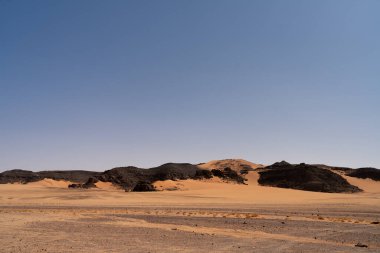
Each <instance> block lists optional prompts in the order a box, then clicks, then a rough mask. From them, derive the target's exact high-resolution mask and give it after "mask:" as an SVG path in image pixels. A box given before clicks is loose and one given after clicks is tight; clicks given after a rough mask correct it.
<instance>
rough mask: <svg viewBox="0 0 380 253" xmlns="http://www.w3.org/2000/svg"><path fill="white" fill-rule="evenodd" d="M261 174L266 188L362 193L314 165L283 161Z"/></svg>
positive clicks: (343, 180) (261, 182) (260, 181)
mask: <svg viewBox="0 0 380 253" xmlns="http://www.w3.org/2000/svg"><path fill="white" fill-rule="evenodd" d="M259 174H260V178H259V181H258V182H259V184H261V185H266V186H275V187H280V188H291V189H297V190H305V191H315V192H331V193H333V192H335V193H340V192H350V193H353V192H359V191H361V190H360V189H359V188H358V187H356V186H353V185H351V184H349V183H348V182H347V180H345V179H344V178H343V177H341V176H340V175H338V174H336V173H334V172H332V171H330V170H328V169H323V168H320V167H317V166H314V165H308V164H299V165H292V164H289V163H287V162H285V161H282V162H280V163H275V164H273V165H270V166H267V167H265V169H263V170H262V171H260V172H259Z"/></svg>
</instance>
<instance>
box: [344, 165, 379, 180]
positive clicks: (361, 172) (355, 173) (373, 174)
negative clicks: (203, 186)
mask: <svg viewBox="0 0 380 253" xmlns="http://www.w3.org/2000/svg"><path fill="white" fill-rule="evenodd" d="M346 175H347V176H350V177H357V178H370V179H372V180H375V181H380V170H379V169H375V168H359V169H354V170H351V171H350V172H348V173H347V174H346Z"/></svg>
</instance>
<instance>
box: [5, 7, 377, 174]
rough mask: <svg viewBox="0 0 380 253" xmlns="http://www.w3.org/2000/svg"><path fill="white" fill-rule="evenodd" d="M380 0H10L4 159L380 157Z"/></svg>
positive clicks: (54, 165)
mask: <svg viewBox="0 0 380 253" xmlns="http://www.w3.org/2000/svg"><path fill="white" fill-rule="evenodd" d="M379 13H380V1H377V0H373V1H370V0H363V1H358V0H353V1H350V0H341V1H337V0H335V1H321V0H318V1H305V0H299V1H291V0H288V1H282V0H279V1H268V0H262V1H253V0H247V1H232V0H230V1H222V0H218V1H216V0H215V1H205V0H198V1H181V0H179V1H177V0H175V1H174V0H173V1H155V0H151V1H144V0H143V1H141V0H136V1H116V0H112V1H105V0H104V1H94V0H88V1H80V0H75V1H74V0H71V1H70V0H68V1H39V0H36V1H19V0H1V1H0V170H6V169H15V168H18V169H32V170H42V169H88V170H104V169H109V168H112V167H114V166H122V165H137V166H143V167H149V166H154V165H159V164H161V163H164V162H169V161H172V162H191V163H198V162H204V161H208V160H211V159H221V158H245V159H247V160H251V161H253V162H259V163H265V164H269V163H273V162H276V161H279V160H287V161H289V162H294V163H299V162H308V163H327V164H331V165H341V166H352V167H360V166H376V167H380V15H379Z"/></svg>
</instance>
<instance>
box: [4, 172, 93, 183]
mask: <svg viewBox="0 0 380 253" xmlns="http://www.w3.org/2000/svg"><path fill="white" fill-rule="evenodd" d="M99 174H100V172H93V171H85V170H67V171H64V170H62V171H59V170H57V171H54V170H52V171H40V172H33V171H28V170H8V171H4V172H3V173H0V184H6V183H23V184H26V183H31V182H36V181H40V180H42V179H44V178H49V179H54V180H66V181H71V182H76V183H85V182H86V181H87V180H88V179H89V178H90V177H96V176H97V175H99Z"/></svg>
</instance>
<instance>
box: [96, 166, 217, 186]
mask: <svg viewBox="0 0 380 253" xmlns="http://www.w3.org/2000/svg"><path fill="white" fill-rule="evenodd" d="M210 177H212V175H211V173H210V172H209V171H207V170H202V169H199V168H198V167H197V166H196V165H192V164H189V163H166V164H163V165H161V166H158V167H154V168H150V169H140V168H136V167H132V166H129V167H119V168H114V169H111V170H107V171H105V172H104V173H102V174H101V175H100V176H98V177H97V178H98V179H99V180H101V181H104V182H111V183H113V184H115V185H119V186H121V187H122V188H123V189H125V190H126V191H142V189H144V188H145V189H149V191H151V190H153V189H154V188H149V187H147V185H151V184H152V183H153V182H155V181H160V180H169V179H170V180H181V179H202V178H210Z"/></svg>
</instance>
